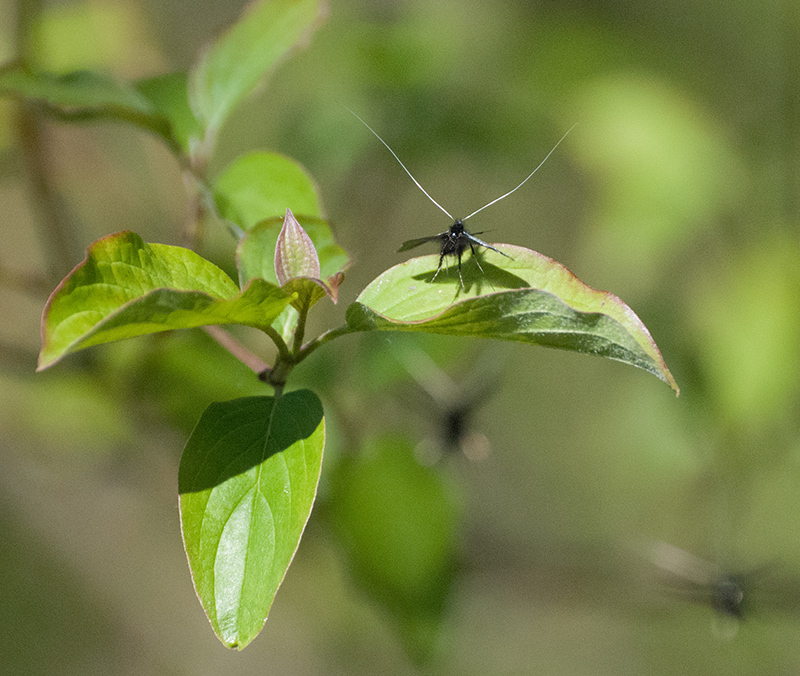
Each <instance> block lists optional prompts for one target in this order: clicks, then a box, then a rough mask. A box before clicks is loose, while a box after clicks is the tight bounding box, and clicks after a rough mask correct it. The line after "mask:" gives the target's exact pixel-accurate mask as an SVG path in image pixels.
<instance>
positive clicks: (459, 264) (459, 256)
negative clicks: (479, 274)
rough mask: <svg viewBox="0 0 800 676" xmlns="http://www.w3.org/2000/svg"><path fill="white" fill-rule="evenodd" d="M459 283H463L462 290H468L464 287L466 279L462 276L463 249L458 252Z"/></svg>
mask: <svg viewBox="0 0 800 676" xmlns="http://www.w3.org/2000/svg"><path fill="white" fill-rule="evenodd" d="M458 281H459V282H461V288H462V289H466V288H467V287H466V286H464V278H463V277H462V276H461V249H459V250H458Z"/></svg>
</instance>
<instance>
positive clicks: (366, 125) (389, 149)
mask: <svg viewBox="0 0 800 676" xmlns="http://www.w3.org/2000/svg"><path fill="white" fill-rule="evenodd" d="M347 110H348V111H349V112H351V113H352V114H353V115H354V116H355V118H356V119H357V120H359V121H360V122H361V124H363V125H364V126H365V127H366V128H367V129H369V130H370V131H371V132H372V133H373V134H375V138H377V139H378V140H379V141H380V142H381V143H383V145H385V146H386V149H387V150H388V151H389V152H390V153H392V155H394V159H396V160H397V161H398V162H400V166H401V167H403V169H404V171H405V172H406V173H407V174H408V175H409V176H410V177H411V180H412V181H414V183H416V184H417V187H418V188H419V189H420V190H422V192H424V193H425V196H426V197H427V198H428V199H429V200H430V201H431V202H433V203H434V204H435V205H436V206H437V207H439V208H440V209H441V210H442V211H443V212H444V213H445V214H447V216H448V217H449V218H451V219H452V220H454V221H455V220H456V219H455V218H453V217H452V216H451V215H450V213H449V212H448V211H447V209H445V208H444V207H443V206H442V205H441V204H439V203H438V202H437V201H436V200H435V199H433V197H431V196H430V195H429V194H428V191H427V190H425V188H423V187H422V186H421V185H420V184H419V181H418V180H417V179H416V178H414V175H413V174H412V173H411V172H410V171H409V170H408V169H407V168H406V165H405V164H403V162H402V160H401V159H400V158H399V157H398V156H397V154H396V153H395V152H394V150H392V149H391V148H390V147H389V144H388V143H386V141H384V140H383V139H382V138H381V137H380V136H379V135H378V132H376V131H375V130H374V129H373V128H372V127H370V126H369V125H368V124H367V123H366V122H364V120H362V119H361V118H360V117H359V116H358V115H356V114H355V113H353V111H352V110H350V109H349V108H347ZM559 143H561V141H559ZM553 150H555V148H554V149H553ZM551 152H552V151H551ZM548 157H549V156H548ZM545 159H547V157H545ZM540 166H541V165H540ZM537 169H538V167H537ZM528 178H530V176H529V177H528ZM527 180H528V179H527V178H526V179H525V181H527ZM525 181H523V183H524V182H525ZM520 185H521V184H520ZM514 190H516V188H514ZM514 190H512V191H511V192H514ZM503 197H505V195H503ZM500 199H502V197H501V198H500ZM495 201H497V200H495ZM486 206H489V205H488V204H487V205H486ZM479 211H480V210H479Z"/></svg>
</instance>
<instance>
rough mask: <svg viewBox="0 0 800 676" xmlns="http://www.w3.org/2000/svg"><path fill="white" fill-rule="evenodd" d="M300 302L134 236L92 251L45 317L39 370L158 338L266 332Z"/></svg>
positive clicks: (186, 251)
mask: <svg viewBox="0 0 800 676" xmlns="http://www.w3.org/2000/svg"><path fill="white" fill-rule="evenodd" d="M292 300H293V298H292V296H291V295H289V294H287V293H286V292H284V291H282V290H281V289H280V288H278V287H277V286H275V285H274V284H270V283H269V282H266V281H264V280H263V279H254V280H253V281H252V282H251V283H250V284H249V285H248V287H247V288H246V289H245V290H244V291H241V292H240V290H239V288H238V287H237V286H236V284H235V283H234V282H233V280H232V279H231V278H230V277H228V275H226V274H225V272H223V271H222V270H221V269H220V268H218V267H217V266H216V265H214V264H213V263H211V262H209V261H207V260H205V259H204V258H202V257H201V256H198V255H197V254H196V253H194V252H193V251H190V250H189V249H184V248H182V247H178V246H168V245H166V244H146V243H145V242H143V241H142V238H141V237H139V236H138V235H136V234H134V233H132V232H121V233H117V234H115V235H109V236H108V237H104V238H103V239H100V240H98V241H97V242H95V243H94V244H92V245H91V246H90V247H89V249H88V252H87V255H86V260H84V261H83V263H81V264H80V265H78V266H77V267H76V268H75V269H74V270H73V271H72V272H71V273H70V274H69V275H68V276H67V277H66V278H65V279H64V280H63V281H62V282H61V284H59V286H58V287H57V288H56V290H55V291H54V292H53V294H52V295H51V296H50V299H49V300H48V302H47V305H46V306H45V310H44V314H43V316H42V351H41V354H40V355H39V370H42V369H45V368H47V367H48V366H51V365H52V364H54V363H55V362H57V361H58V360H59V359H61V358H62V357H64V356H65V355H66V354H69V353H70V352H75V351H77V350H81V349H83V348H86V347H90V346H92V345H99V344H101V343H108V342H111V341H114V340H122V339H123V338H132V337H134V336H141V335H144V334H148V333H156V332H158V331H168V330H171V329H187V328H193V327H198V326H206V325H211V324H245V325H247V326H254V327H256V328H265V327H268V326H270V325H271V323H272V322H273V321H274V320H275V319H276V318H277V317H278V315H279V314H280V313H281V312H282V311H283V309H284V308H285V307H286V306H287V305H289V303H290V302H291V301H292Z"/></svg>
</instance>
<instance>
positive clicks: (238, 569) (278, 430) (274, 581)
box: [178, 390, 325, 649]
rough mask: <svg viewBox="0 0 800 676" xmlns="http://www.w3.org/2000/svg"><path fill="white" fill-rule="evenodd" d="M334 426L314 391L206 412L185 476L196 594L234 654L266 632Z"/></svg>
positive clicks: (184, 521)
mask: <svg viewBox="0 0 800 676" xmlns="http://www.w3.org/2000/svg"><path fill="white" fill-rule="evenodd" d="M324 445H325V422H324V418H323V414H322V404H321V403H320V401H319V399H318V398H317V396H316V395H315V394H313V393H312V392H309V391H307V390H300V391H298V392H291V393H289V394H285V395H283V396H282V397H281V398H280V399H277V400H276V399H273V398H272V397H249V398H246V399H236V400H234V401H228V402H225V403H216V404H212V405H211V406H209V407H208V409H206V411H205V413H203V416H202V417H201V418H200V421H199V422H198V424H197V427H196V428H195V430H194V432H192V436H191V437H190V438H189V441H188V442H187V444H186V449H185V450H184V452H183V457H182V458H181V465H180V470H179V475H178V477H179V478H178V485H179V492H180V510H181V528H182V531H183V541H184V545H185V547H186V556H187V558H188V559H189V567H190V568H191V571H192V578H193V580H194V586H195V590H196V591H197V596H198V597H199V599H200V602H201V603H202V605H203V608H204V610H205V611H206V614H207V615H208V619H209V620H210V621H211V626H212V627H213V628H214V631H215V632H216V634H217V636H218V637H219V639H220V640H221V641H222V642H223V643H224V644H225V645H226V646H227V647H229V648H239V649H242V648H244V647H245V646H246V645H247V644H248V643H250V641H252V640H253V638H255V636H256V635H257V634H258V632H259V631H261V628H262V627H263V626H264V622H265V621H266V618H267V615H268V613H269V609H270V606H271V605H272V601H273V599H274V598H275V593H276V592H277V590H278V587H279V586H280V584H281V582H282V581H283V577H284V575H285V574H286V570H287V568H288V567H289V564H290V563H291V561H292V558H293V557H294V554H295V552H296V551H297V546H298V544H299V543H300V537H301V536H302V534H303V529H304V528H305V525H306V522H307V521H308V517H309V515H310V513H311V507H312V505H313V503H314V497H315V496H316V492H317V483H318V481H319V475H320V470H321V467H322V451H323V447H324Z"/></svg>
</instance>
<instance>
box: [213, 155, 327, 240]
mask: <svg viewBox="0 0 800 676" xmlns="http://www.w3.org/2000/svg"><path fill="white" fill-rule="evenodd" d="M214 200H215V202H216V204H217V209H219V212H220V214H221V215H222V216H224V217H225V218H227V219H228V220H231V221H233V222H234V223H236V224H238V225H240V226H241V227H242V228H243V229H245V230H249V229H250V228H252V227H253V226H254V225H255V224H256V223H258V222H259V221H263V220H264V219H267V218H277V217H280V218H283V215H284V214H285V213H286V209H291V210H292V212H293V213H295V214H302V215H305V216H315V217H317V218H321V217H322V210H321V208H320V205H319V196H318V194H317V187H316V185H314V181H313V180H312V179H311V176H309V174H308V173H307V172H306V170H305V169H304V168H303V167H301V166H300V165H299V164H298V163H297V162H295V161H294V160H291V159H289V158H288V157H286V156H284V155H281V154H279V153H266V152H261V151H256V152H252V153H248V154H246V155H241V156H239V157H237V158H236V159H235V160H234V161H233V162H231V163H230V164H229V165H228V166H227V167H225V169H224V170H223V171H222V173H221V174H220V175H219V176H218V177H217V179H216V180H215V182H214Z"/></svg>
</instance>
